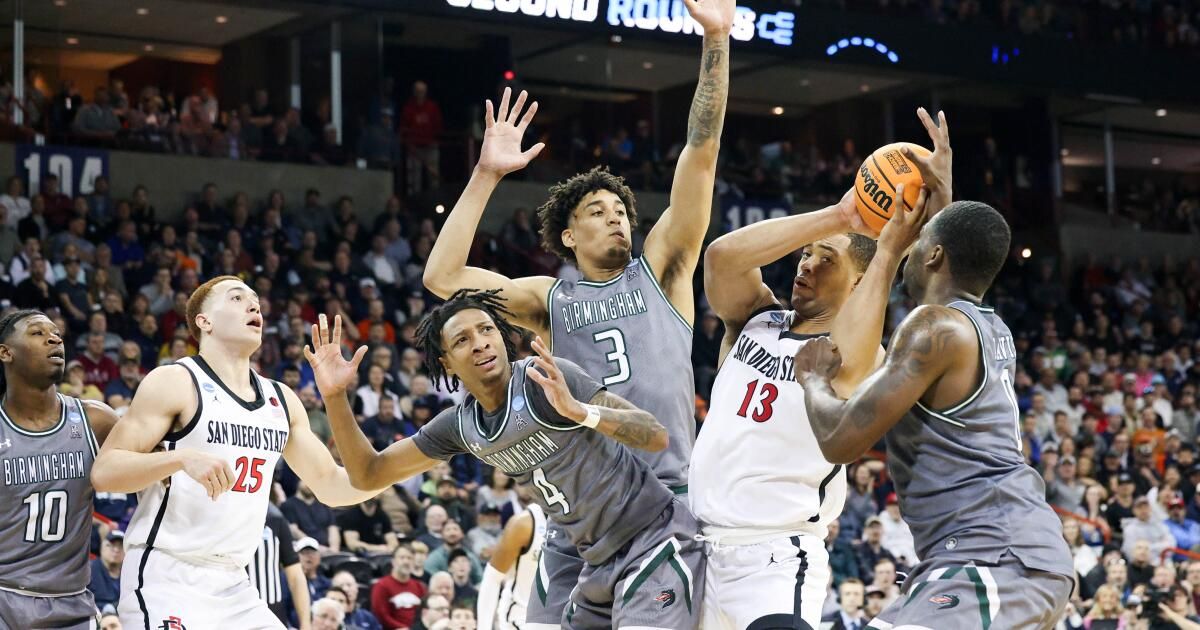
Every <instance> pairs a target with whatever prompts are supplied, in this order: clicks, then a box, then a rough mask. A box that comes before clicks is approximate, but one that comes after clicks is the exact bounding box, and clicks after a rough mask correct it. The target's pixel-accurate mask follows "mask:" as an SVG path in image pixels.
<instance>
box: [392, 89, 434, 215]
mask: <svg viewBox="0 0 1200 630" xmlns="http://www.w3.org/2000/svg"><path fill="white" fill-rule="evenodd" d="M441 133H442V110H441V108H440V107H438V104H437V103H436V102H434V101H433V100H432V99H430V98H429V85H428V84H426V83H425V82H424V81H417V82H415V83H413V89H412V97H411V98H410V99H409V100H408V102H406V103H405V104H404V111H403V113H402V114H401V116H400V136H401V137H402V138H403V139H404V151H405V168H406V172H407V177H406V179H405V181H406V182H407V183H408V194H409V195H410V196H411V195H413V194H416V193H419V192H421V191H422V190H424V187H423V185H422V184H423V182H424V180H423V176H428V178H429V188H430V189H431V190H437V188H438V186H439V181H438V178H439V162H440V153H439V151H438V136H439V135H440V134H441Z"/></svg>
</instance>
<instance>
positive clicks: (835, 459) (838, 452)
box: [817, 438, 862, 466]
mask: <svg viewBox="0 0 1200 630" xmlns="http://www.w3.org/2000/svg"><path fill="white" fill-rule="evenodd" d="M817 446H819V447H820V448H821V455H822V456H824V457H825V461H827V462H829V463H830V464H841V465H844V466H848V465H850V464H853V463H854V462H855V460H857V459H858V456H859V455H861V454H862V453H861V451H859V452H855V451H856V450H859V449H855V448H852V447H851V446H852V445H849V444H848V443H847V440H845V439H839V438H833V439H830V438H824V439H822V438H817Z"/></svg>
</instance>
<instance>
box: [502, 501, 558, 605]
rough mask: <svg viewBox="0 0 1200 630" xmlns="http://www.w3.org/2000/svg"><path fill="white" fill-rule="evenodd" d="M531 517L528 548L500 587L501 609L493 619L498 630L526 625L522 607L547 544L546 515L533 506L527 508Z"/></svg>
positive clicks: (526, 599)
mask: <svg viewBox="0 0 1200 630" xmlns="http://www.w3.org/2000/svg"><path fill="white" fill-rule="evenodd" d="M527 508H528V510H529V514H530V516H532V517H533V537H532V538H530V539H529V546H528V547H527V548H526V549H525V551H524V552H522V553H521V555H520V556H517V562H516V564H514V565H513V566H512V568H510V569H509V570H508V573H506V574H505V575H504V584H503V585H502V586H501V587H500V607H499V608H497V609H496V616H497V618H499V620H500V625H499V627H501V628H520V627H522V626H524V625H525V608H526V606H528V605H529V594H530V593H531V592H532V591H533V588H534V586H533V583H534V580H535V578H536V576H537V572H538V567H539V566H540V565H541V563H540V562H539V560H540V559H541V557H542V544H543V543H544V542H545V541H546V513H545V512H543V511H542V507H541V506H540V505H538V504H536V503H530V504H529V505H528V506H527Z"/></svg>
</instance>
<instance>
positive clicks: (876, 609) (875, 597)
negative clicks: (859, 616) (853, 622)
mask: <svg viewBox="0 0 1200 630" xmlns="http://www.w3.org/2000/svg"><path fill="white" fill-rule="evenodd" d="M866 597H867V603H866V605H865V606H863V613H864V614H865V616H866V618H867V619H874V618H876V617H878V616H879V613H881V612H883V609H884V602H885V601H886V600H885V597H886V596H885V594H884V592H883V590H882V589H880V588H879V587H877V586H868V587H867V591H866Z"/></svg>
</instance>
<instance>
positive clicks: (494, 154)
mask: <svg viewBox="0 0 1200 630" xmlns="http://www.w3.org/2000/svg"><path fill="white" fill-rule="evenodd" d="M511 96H512V88H504V96H503V97H502V98H501V99H500V108H499V109H498V110H497V111H496V112H495V113H494V115H493V111H492V101H491V100H490V99H489V100H488V101H487V103H486V105H485V107H486V109H487V111H486V112H485V113H484V122H485V124H486V127H487V129H486V130H485V131H484V132H483V146H482V147H481V148H480V149H479V168H480V169H481V170H483V171H487V172H490V173H495V174H497V175H501V176H503V175H507V174H509V173H511V172H513V171H517V170H520V169H523V168H525V165H527V164H529V162H530V161H531V160H533V158H535V157H537V155H538V154H539V153H541V152H542V149H544V148H546V145H545V144H544V143H541V142H539V143H537V144H535V145H533V146H532V147H529V150H528V151H521V138H522V137H523V136H524V135H525V130H526V129H528V128H529V123H531V122H533V116H534V114H536V113H537V108H538V104H537V101H534V102H533V103H532V104H531V105H530V106H529V109H528V110H527V111H526V112H525V115H524V116H522V115H521V110H522V109H524V108H525V99H526V98H528V96H529V95H528V93H527V92H525V91H524V90H521V94H520V95H519V96H517V102H516V103H514V104H513V106H512V109H509V103H508V101H509V98H510V97H511Z"/></svg>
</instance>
